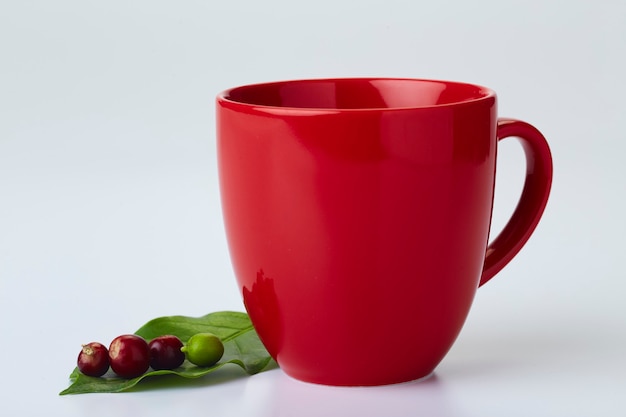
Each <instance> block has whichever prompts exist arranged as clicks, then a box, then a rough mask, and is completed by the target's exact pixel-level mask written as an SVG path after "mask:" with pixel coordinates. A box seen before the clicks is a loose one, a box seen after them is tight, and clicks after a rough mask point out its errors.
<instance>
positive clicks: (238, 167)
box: [217, 78, 552, 385]
mask: <svg viewBox="0 0 626 417" xmlns="http://www.w3.org/2000/svg"><path fill="white" fill-rule="evenodd" d="M496 108H497V105H496V95H495V93H494V92H493V91H492V90H490V89H488V88H484V87H481V86H475V85H471V84H466V83H455V82H445V81H433V80H418V79H391V78H385V79H381V78H353V79H327V80H295V81H282V82H275V83H267V84H257V85H250V86H243V87H237V88H234V89H231V90H227V91H225V92H224V93H222V94H220V95H219V96H218V98H217V132H218V136H217V137H218V164H219V174H220V190H221V195H222V208H223V215H224V222H225V227H226V233H227V238H228V244H229V250H230V255H231V260H232V264H233V268H234V271H235V275H236V277H237V282H238V284H239V287H240V289H241V291H242V296H243V299H244V303H245V306H246V309H247V311H248V313H249V315H250V318H251V320H252V322H253V323H254V325H255V328H256V330H257V332H258V334H259V336H260V338H261V340H262V341H263V343H264V344H265V345H266V347H267V349H268V351H269V352H270V354H271V355H272V356H273V357H274V359H276V361H277V362H278V364H279V365H280V367H281V368H282V369H283V370H284V371H285V372H286V373H287V374H289V375H290V376H292V377H295V378H297V379H300V380H304V381H308V382H315V383H321V384H329V385H382V384H393V383H399V382H404V381H411V380H415V379H418V378H421V377H424V376H426V375H428V374H431V373H432V372H433V370H434V369H435V367H436V366H437V364H438V363H439V362H440V361H441V360H442V359H443V358H444V356H445V355H446V353H447V352H448V350H449V349H450V347H451V346H452V344H453V343H454V340H455V339H456V337H457V336H458V334H459V332H460V331H461V328H462V326H463V323H464V321H465V318H466V317H467V314H468V312H469V310H470V307H471V304H472V302H473V299H474V294H475V292H476V290H477V288H478V287H479V285H482V284H484V283H485V282H487V280H489V279H490V278H491V277H493V276H494V275H495V274H496V273H497V272H498V271H499V270H500V269H501V268H503V267H504V266H505V265H506V263H508V262H509V261H510V260H511V259H512V258H513V257H514V256H515V254H516V253H517V252H518V251H519V250H520V249H521V247H522V246H523V245H524V243H525V242H526V241H527V239H528V238H529V237H530V234H531V233H532V231H533V230H534V228H535V227H536V225H537V223H538V221H539V219H540V217H541V215H542V213H543V210H544V208H545V204H546V202H547V199H548V195H549V190H550V184H551V176H552V163H551V156H550V151H549V148H548V145H547V142H546V141H545V139H544V138H543V136H542V135H541V133H540V132H539V131H538V130H536V129H535V128H534V127H532V126H531V125H528V124H526V123H524V122H520V121H516V120H510V119H500V120H499V119H498V117H497V110H496ZM505 137H519V139H520V140H521V141H522V144H523V148H524V151H525V155H526V158H527V163H528V164H527V166H528V171H527V175H526V186H525V188H524V191H523V192H522V197H521V199H520V204H519V205H518V208H517V210H516V211H515V213H514V214H513V216H512V217H511V220H510V221H509V223H508V224H507V226H506V227H505V228H504V230H503V231H502V232H501V233H500V234H499V236H498V237H497V238H496V239H494V240H493V242H492V243H491V244H490V245H489V247H488V246H487V244H488V239H489V232H490V230H489V229H490V223H491V211H492V206H493V191H494V184H495V169H496V154H497V143H498V141H499V140H502V139H504V138H505ZM376 358H382V359H380V360H376Z"/></svg>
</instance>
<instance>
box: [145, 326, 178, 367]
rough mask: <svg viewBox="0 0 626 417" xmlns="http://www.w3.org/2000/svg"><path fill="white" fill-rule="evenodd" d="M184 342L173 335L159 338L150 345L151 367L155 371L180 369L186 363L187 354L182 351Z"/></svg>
mask: <svg viewBox="0 0 626 417" xmlns="http://www.w3.org/2000/svg"><path fill="white" fill-rule="evenodd" d="M182 347H183V342H181V341H180V339H179V338H178V337H176V336H173V335H164V336H159V337H156V338H154V339H152V340H151V341H150V343H148V348H149V349H150V366H151V367H152V369H154V370H159V369H174V368H178V367H179V366H180V365H182V364H183V362H184V361H185V354H184V353H183V352H182V351H181V350H180V349H181V348H182Z"/></svg>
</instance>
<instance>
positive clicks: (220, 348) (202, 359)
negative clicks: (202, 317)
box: [181, 333, 224, 366]
mask: <svg viewBox="0 0 626 417" xmlns="http://www.w3.org/2000/svg"><path fill="white" fill-rule="evenodd" d="M181 350H182V351H183V352H184V353H185V355H187V359H188V360H189V362H191V363H193V364H194V365H197V366H212V365H215V364H216V363H217V361H219V360H220V359H221V358H222V355H224V345H223V344H222V341H221V340H220V339H219V337H217V336H215V335H214V334H212V333H198V334H195V335H193V336H191V338H189V340H188V341H187V345H186V346H184V347H183V348H182V349H181Z"/></svg>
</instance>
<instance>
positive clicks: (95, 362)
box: [77, 342, 109, 376]
mask: <svg viewBox="0 0 626 417" xmlns="http://www.w3.org/2000/svg"><path fill="white" fill-rule="evenodd" d="M77 362H78V370H79V371H81V372H82V373H83V374H85V375H87V376H102V375H104V374H105V373H106V371H108V370H109V352H108V351H107V348H106V347H104V345H102V344H101V343H98V342H91V343H87V344H86V345H83V348H82V350H81V351H80V353H79V354H78V361H77Z"/></svg>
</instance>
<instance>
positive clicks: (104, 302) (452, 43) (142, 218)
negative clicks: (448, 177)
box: [0, 0, 626, 417]
mask: <svg viewBox="0 0 626 417" xmlns="http://www.w3.org/2000/svg"><path fill="white" fill-rule="evenodd" d="M623 74H626V3H625V2H624V1H622V0H603V1H595V0H571V1H566V0H562V1H557V0H523V1H522V0H519V1H511V0H473V1H463V0H456V1H453V0H447V1H419V0H406V1H401V0H385V1H377V0H360V1H355V0H353V1H347V0H318V1H315V2H306V3H302V2H297V1H287V0H265V1H254V0H228V1H226V0H223V1H217V0H202V1H176V2H175V1H156V0H154V1H148V0H143V1H117V0H110V1H86V0H81V1H79V0H75V1H69V0H58V1H45V0H40V1H30V0H21V1H10V0H0V326H1V327H0V408H1V409H2V413H3V415H8V416H40V415H48V416H86V415H90V416H99V415H144V414H150V415H164V416H165V415H167V416H172V415H177V416H178V415H186V416H196V415H197V416H200V415H216V416H217V415H219V416H229V415H232V416H235V415H236V416H242V415H246V416H293V415H299V416H307V415H311V416H313V415H320V416H321V415H323V416H330V415H340V416H352V415H355V416H356V415H358V416H382V415H384V416H396V415H397V416H409V415H411V416H416V415H419V416H422V415H423V416H459V417H462V416H481V417H485V416H529V415H533V416H568V417H575V416H595V417H597V416H615V415H620V414H621V413H622V412H623V410H624V409H626V400H625V399H624V396H623V393H624V391H625V389H626V354H625V352H626V305H625V303H624V297H625V296H626V294H625V293H626V284H625V282H624V281H625V279H626V277H625V274H624V267H623V263H622V262H623V260H624V254H625V251H624V250H625V249H626V245H625V243H624V235H625V233H626V226H625V221H624V212H625V211H626V203H625V199H624V193H625V187H624V180H625V179H626V176H625V173H626V169H625V168H624V162H623V161H624V152H625V151H626V145H625V144H624V143H625V142H624V141H625V139H626V134H625V133H624V126H623V125H622V123H620V121H623V120H624V117H625V115H626V101H625V97H626V83H625V81H624V77H623ZM337 76H397V77H426V78H438V79H453V80H459V81H467V82H473V83H478V84H484V85H487V86H489V87H491V88H493V89H495V90H496V91H497V93H498V95H499V99H500V103H499V107H500V114H501V115H502V116H509V117H516V118H521V119H524V120H526V121H529V122H531V123H533V124H535V125H536V126H537V127H538V128H539V129H540V130H542V131H543V132H544V134H545V135H546V137H547V138H548V140H549V142H550V144H551V147H552V151H553V156H554V166H555V173H554V184H553V192H552V196H551V201H550V203H549V206H548V208H547V210H546V213H545V216H544V218H543V220H542V222H541V223H540V225H539V227H538V229H537V231H536V233H535V234H534V235H533V237H532V238H531V240H530V241H529V243H528V244H527V246H526V247H525V248H524V249H523V251H522V252H521V253H520V254H519V255H518V256H517V257H516V258H515V259H514V261H513V262H512V263H511V264H509V266H508V267H506V268H505V269H504V270H503V271H502V272H501V273H500V274H499V275H498V276H497V277H496V278H495V279H494V280H493V281H492V282H490V283H489V284H488V285H486V286H485V287H483V288H481V289H480V290H479V293H478V295H477V298H476V301H475V304H474V307H473V310H472V312H471V313H470V317H469V319H468V321H467V323H466V326H465V328H464V330H463V332H462V334H461V336H460V338H459V339H458V341H457V343H456V345H455V346H454V347H453V349H452V351H451V352H450V353H449V355H448V356H447V357H446V359H444V361H443V363H442V364H441V365H440V367H439V368H438V370H437V372H436V374H435V377H434V378H431V379H430V380H428V381H426V382H424V383H410V384H403V385H398V386H391V387H379V388H367V389H363V388H330V387H321V386H314V385H309V384H304V383H300V382H297V381H294V380H292V379H290V378H289V377H286V376H285V375H284V374H283V373H282V372H281V371H280V370H273V371H269V372H265V373H261V374H258V375H256V376H253V377H247V376H244V375H243V373H242V372H239V371H238V370H237V369H236V368H235V369H232V368H231V369H230V370H228V369H224V370H223V372H220V373H217V374H214V375H213V376H211V377H207V378H204V379H201V380H198V381H193V382H187V383H184V384H181V385H180V388H173V387H171V386H170V387H159V386H151V385H148V386H147V387H146V388H145V389H140V390H137V391H135V392H132V393H124V394H97V395H96V394H92V395H78V396H64V397H60V396H58V392H59V391H61V390H62V389H64V388H65V387H67V385H68V375H69V373H70V371H71V370H72V369H73V367H74V366H75V360H76V356H77V354H78V351H79V348H80V344H81V343H84V342H87V341H92V340H100V341H102V342H103V343H105V344H106V343H108V342H109V341H110V340H111V339H112V338H113V337H115V336H117V335H118V334H121V333H128V332H132V331H134V330H136V329H137V328H138V327H139V326H141V325H142V324H143V323H145V322H146V321H148V320H149V319H151V318H154V317H158V316H163V315H171V314H184V315H191V316H199V315H203V314H205V313H208V312H212V311H219V310H243V305H242V302H241V300H240V296H239V294H238V290H237V288H236V285H235V282H234V277H233V273H232V271H231V267H230V263H229V258H228V252H227V248H226V242H225V237H224V230H223V226H222V219H221V213H220V206H219V193H218V188H217V186H218V184H217V171H216V160H215V133H214V103H213V99H214V97H215V95H216V94H217V93H218V92H219V91H221V90H223V89H226V88H229V87H232V86H236V85H240V84H245V83H252V82H262V81H272V80H279V79H292V78H310V77H337ZM523 163H524V162H523V158H522V155H521V148H520V147H519V146H518V145H517V144H516V142H515V141H508V142H505V143H503V145H502V147H501V150H500V162H499V165H498V170H499V176H498V184H497V200H496V208H495V211H496V213H495V217H494V227H495V228H496V229H498V228H499V227H501V226H502V224H503V223H504V221H505V220H506V218H507V217H508V216H509V214H510V212H511V210H512V209H513V207H514V204H515V202H516V199H517V196H518V193H519V189H520V187H521V179H522V177H523V173H524V166H523ZM394 342H396V343H397V342H398V341H390V343H394ZM385 360H389V361H392V360H401V359H396V358H385ZM148 388H150V389H148ZM620 410H621V411H620Z"/></svg>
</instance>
